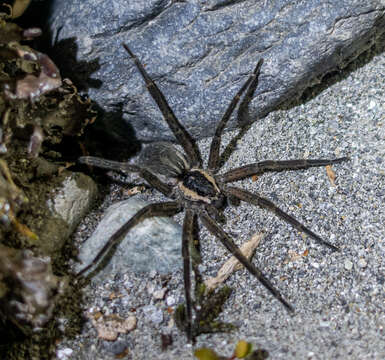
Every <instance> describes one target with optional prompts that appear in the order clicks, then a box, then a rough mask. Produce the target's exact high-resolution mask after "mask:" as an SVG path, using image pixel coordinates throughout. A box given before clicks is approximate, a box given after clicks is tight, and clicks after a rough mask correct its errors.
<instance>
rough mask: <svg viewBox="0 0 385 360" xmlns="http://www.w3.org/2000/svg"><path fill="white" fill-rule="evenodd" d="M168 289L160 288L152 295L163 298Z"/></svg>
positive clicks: (159, 298) (155, 297) (157, 298)
mask: <svg viewBox="0 0 385 360" xmlns="http://www.w3.org/2000/svg"><path fill="white" fill-rule="evenodd" d="M166 291H167V289H166V288H163V289H160V290H155V291H154V292H153V294H152V296H153V297H154V299H156V300H161V299H163V298H164V295H166Z"/></svg>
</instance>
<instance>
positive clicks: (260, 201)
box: [225, 187, 339, 251]
mask: <svg viewBox="0 0 385 360" xmlns="http://www.w3.org/2000/svg"><path fill="white" fill-rule="evenodd" d="M225 193H226V194H229V195H233V196H235V197H237V198H238V199H240V200H242V201H245V202H248V203H250V204H253V205H257V206H259V207H261V208H264V209H268V210H270V211H272V212H273V213H274V214H276V215H277V216H278V217H279V218H281V219H282V220H284V221H286V222H287V223H288V224H290V225H292V226H293V227H294V228H296V229H297V230H298V231H303V232H304V233H305V234H307V235H309V236H310V237H311V238H313V239H314V240H316V241H317V242H318V243H320V244H321V245H325V246H327V247H329V248H330V249H332V250H335V251H336V250H339V249H338V247H337V246H335V245H333V244H331V243H329V242H328V241H326V240H323V239H322V238H321V237H319V236H318V235H317V234H315V233H314V232H313V231H311V230H310V229H309V228H307V227H306V226H305V225H302V224H301V223H300V222H299V221H297V220H296V219H295V218H294V217H292V216H291V215H289V214H287V213H285V212H284V211H283V210H281V209H280V208H279V207H277V206H276V205H274V204H273V203H272V202H271V201H270V200H268V199H265V198H263V197H261V196H259V195H257V194H253V193H250V192H248V191H246V190H243V189H238V188H235V187H227V188H226V189H225Z"/></svg>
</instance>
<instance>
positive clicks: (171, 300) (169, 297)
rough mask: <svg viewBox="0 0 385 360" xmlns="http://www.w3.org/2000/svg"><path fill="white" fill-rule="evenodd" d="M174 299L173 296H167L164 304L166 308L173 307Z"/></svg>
mask: <svg viewBox="0 0 385 360" xmlns="http://www.w3.org/2000/svg"><path fill="white" fill-rule="evenodd" d="M175 302H176V301H175V298H174V297H173V296H167V299H166V304H167V306H173V305H175Z"/></svg>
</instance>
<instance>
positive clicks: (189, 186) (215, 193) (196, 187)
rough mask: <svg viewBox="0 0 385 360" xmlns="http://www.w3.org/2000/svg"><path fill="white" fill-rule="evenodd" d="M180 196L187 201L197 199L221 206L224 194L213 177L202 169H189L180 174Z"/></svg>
mask: <svg viewBox="0 0 385 360" xmlns="http://www.w3.org/2000/svg"><path fill="white" fill-rule="evenodd" d="M178 186H179V189H180V191H181V193H182V196H183V197H184V198H185V199H186V200H187V201H199V202H204V203H207V204H213V205H214V206H215V207H218V208H219V207H221V205H222V204H223V198H224V195H223V194H222V193H221V191H220V189H219V187H218V185H217V183H216V181H215V179H214V178H213V176H212V175H211V174H209V173H208V172H207V171H205V170H202V169H191V170H189V171H187V172H186V173H185V174H183V175H182V179H181V180H180V182H179V183H178Z"/></svg>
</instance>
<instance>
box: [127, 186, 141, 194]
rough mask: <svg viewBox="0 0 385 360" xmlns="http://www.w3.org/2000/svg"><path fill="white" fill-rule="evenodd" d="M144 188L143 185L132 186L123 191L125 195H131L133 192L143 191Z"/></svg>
mask: <svg viewBox="0 0 385 360" xmlns="http://www.w3.org/2000/svg"><path fill="white" fill-rule="evenodd" d="M144 190H145V187H144V186H134V187H133V188H131V189H127V190H125V191H124V193H125V194H126V195H129V196H132V195H135V194H139V193H141V192H143V191H144Z"/></svg>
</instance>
